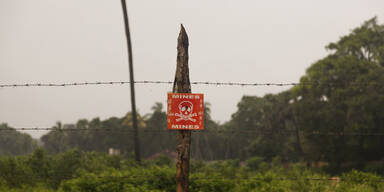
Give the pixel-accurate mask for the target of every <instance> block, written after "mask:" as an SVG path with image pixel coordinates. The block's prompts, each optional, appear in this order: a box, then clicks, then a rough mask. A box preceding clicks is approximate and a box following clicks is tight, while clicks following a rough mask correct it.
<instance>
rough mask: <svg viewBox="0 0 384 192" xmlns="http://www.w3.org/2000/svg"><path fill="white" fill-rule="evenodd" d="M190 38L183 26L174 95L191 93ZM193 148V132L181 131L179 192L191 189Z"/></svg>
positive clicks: (180, 34) (178, 154)
mask: <svg viewBox="0 0 384 192" xmlns="http://www.w3.org/2000/svg"><path fill="white" fill-rule="evenodd" d="M188 46H189V42H188V36H187V33H186V32H185V29H184V26H183V25H181V29H180V33H179V37H178V39H177V66H176V74H175V81H174V83H173V93H191V83H190V81H189V68H188V57H189V56H188ZM190 146H191V131H190V130H179V131H178V135H177V165H176V166H177V170H176V184H177V192H188V191H189V189H188V187H189V158H190Z"/></svg>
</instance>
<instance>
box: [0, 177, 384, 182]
mask: <svg viewBox="0 0 384 192" xmlns="http://www.w3.org/2000/svg"><path fill="white" fill-rule="evenodd" d="M0 176H3V175H0ZM62 176H64V178H63V179H66V180H70V179H79V178H97V179H142V178H146V179H150V176H151V175H123V176H112V175H81V176H69V175H62ZM154 176H156V175H154ZM162 176H164V175H161V177H162ZM173 177H174V180H176V175H174V176H173ZM193 180H210V181H221V180H231V181H257V180H258V181H264V180H268V181H271V180H277V181H298V180H307V181H337V182H376V183H380V182H384V180H383V179H377V180H370V179H359V180H355V179H342V178H340V177H327V178H316V177H276V178H271V177H268V178H263V177H249V178H232V177H231V178H225V177H219V178H213V177H196V176H190V181H193Z"/></svg>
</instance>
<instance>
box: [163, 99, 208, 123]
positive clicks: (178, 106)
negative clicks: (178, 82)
mask: <svg viewBox="0 0 384 192" xmlns="http://www.w3.org/2000/svg"><path fill="white" fill-rule="evenodd" d="M167 122H168V129H171V130H203V129H204V126H203V125H204V95H203V94H193V93H168V112H167Z"/></svg>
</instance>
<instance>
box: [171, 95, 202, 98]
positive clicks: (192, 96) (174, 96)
mask: <svg viewBox="0 0 384 192" xmlns="http://www.w3.org/2000/svg"><path fill="white" fill-rule="evenodd" d="M172 99H200V96H199V95H172Z"/></svg>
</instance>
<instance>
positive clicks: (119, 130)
mask: <svg viewBox="0 0 384 192" xmlns="http://www.w3.org/2000/svg"><path fill="white" fill-rule="evenodd" d="M6 131H58V132H77V131H79V132H82V131H95V132H112V133H115V132H116V133H133V132H134V131H133V130H131V129H124V128H122V129H116V128H114V129H111V128H53V127H19V128H0V133H1V132H6ZM139 131H140V132H142V133H154V134H157V133H174V132H176V131H178V130H168V129H142V130H139ZM192 132H194V133H215V134H220V133H223V134H237V133H243V134H260V135H295V134H297V131H296V130H291V131H289V130H284V131H264V130H192ZM299 134H306V135H320V136H322V135H323V136H384V133H360V132H343V133H337V132H306V131H299Z"/></svg>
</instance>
